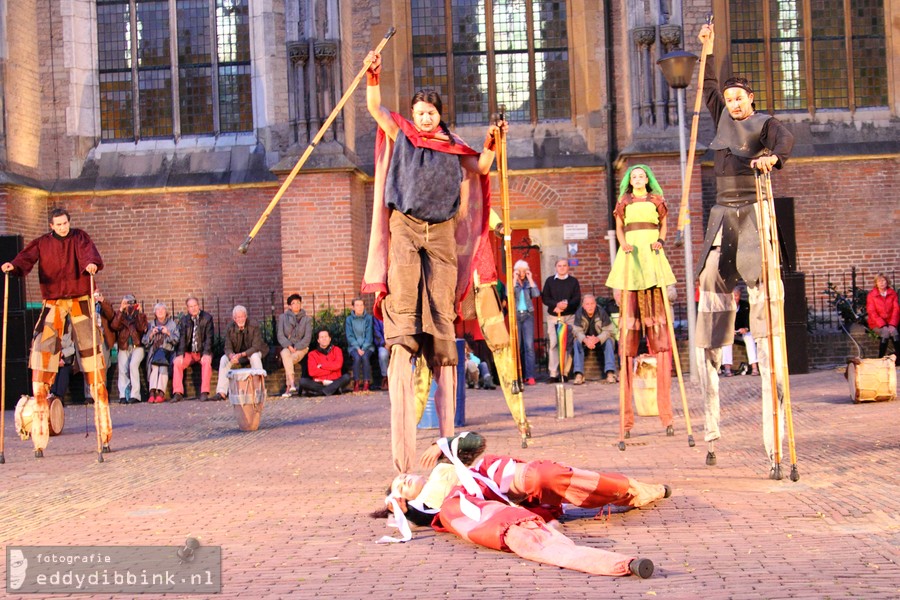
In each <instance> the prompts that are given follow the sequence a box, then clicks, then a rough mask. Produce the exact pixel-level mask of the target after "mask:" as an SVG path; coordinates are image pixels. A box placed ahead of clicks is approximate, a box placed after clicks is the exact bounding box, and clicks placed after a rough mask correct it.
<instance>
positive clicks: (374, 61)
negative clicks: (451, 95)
mask: <svg viewBox="0 0 900 600" xmlns="http://www.w3.org/2000/svg"><path fill="white" fill-rule="evenodd" d="M366 64H367V65H368V69H367V72H366V75H367V84H368V85H367V88H366V90H367V91H366V100H367V106H368V109H369V113H370V114H371V115H372V117H373V118H374V119H375V122H376V123H377V124H378V128H379V129H378V133H377V137H376V148H375V192H374V206H373V216H372V235H371V238H370V241H369V255H368V261H367V264H366V271H365V275H364V279H363V286H362V291H363V292H374V293H375V294H376V299H375V303H376V306H375V310H374V312H375V314H376V316H378V315H381V316H383V317H384V336H385V341H386V344H387V347H388V349H389V350H390V353H391V358H390V363H389V365H388V380H389V385H388V390H389V394H390V397H391V451H392V452H391V453H392V457H393V462H394V467H395V468H396V469H397V471H399V472H400V473H409V472H410V471H411V470H412V467H413V462H414V460H415V448H416V424H417V423H418V420H419V418H420V417H421V414H422V410H423V409H424V403H423V402H420V399H427V392H428V386H429V385H430V380H431V376H430V375H432V374H433V377H434V380H435V382H436V383H437V390H436V392H435V405H436V408H437V413H438V421H439V425H440V432H441V436H443V437H449V436H452V435H453V429H454V424H453V423H454V414H455V406H456V386H457V380H456V365H457V360H458V357H457V351H456V331H455V328H454V325H453V323H454V321H455V319H456V317H457V315H458V314H461V306H460V303H461V299H462V298H463V297H464V296H467V295H469V294H471V292H472V288H473V286H478V285H479V284H482V283H489V282H492V281H494V280H496V268H495V266H494V263H493V258H492V256H491V254H490V246H489V244H488V240H487V236H488V234H489V233H490V231H489V228H488V213H489V210H490V182H489V179H488V173H489V171H490V167H491V165H492V164H493V162H494V156H495V153H494V150H495V148H494V145H495V135H494V132H495V131H496V130H498V129H500V128H503V129H505V128H506V124H505V123H500V124H498V125H491V126H490V128H489V130H488V134H487V137H486V139H485V146H484V148H483V150H482V151H481V152H478V151H476V150H474V149H473V148H470V147H469V146H467V145H466V144H465V143H464V142H463V141H462V140H461V139H460V138H459V137H457V136H456V135H454V134H452V133H451V132H450V130H449V129H448V128H447V125H446V124H445V123H444V121H443V117H442V110H443V104H442V101H441V97H440V95H439V94H438V93H437V92H435V91H434V90H419V91H418V92H416V94H415V95H414V96H413V98H412V100H411V101H410V112H411V113H412V118H413V120H412V121H410V120H408V119H406V118H405V117H403V116H401V115H399V114H397V113H394V112H392V111H390V110H388V109H387V108H385V107H384V106H382V104H381V89H380V79H381V66H382V63H381V56H380V55H378V54H376V53H374V52H373V53H370V54H369V56H368V57H367V58H366ZM473 276H474V279H473ZM471 295H472V296H474V294H471ZM472 308H474V305H473V306H472ZM470 312H473V311H470ZM471 316H474V314H472V315H471ZM500 324H501V326H502V319H501V321H500Z"/></svg>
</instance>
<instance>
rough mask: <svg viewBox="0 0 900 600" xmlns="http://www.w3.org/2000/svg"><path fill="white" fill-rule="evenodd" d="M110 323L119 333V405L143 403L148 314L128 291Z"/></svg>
mask: <svg viewBox="0 0 900 600" xmlns="http://www.w3.org/2000/svg"><path fill="white" fill-rule="evenodd" d="M109 326H110V328H111V329H112V330H113V331H115V332H116V345H117V347H118V349H119V352H118V355H119V358H118V361H119V404H134V403H136V402H140V401H141V363H142V362H143V360H144V347H143V346H142V345H141V339H142V338H143V336H144V334H145V333H146V332H147V315H145V314H144V311H143V310H142V309H141V305H140V303H139V302H138V301H137V299H136V298H135V297H134V296H133V295H132V294H126V295H125V297H124V298H122V304H121V305H120V306H119V310H117V311H116V313H115V314H114V315H113V318H112V321H111V322H110V324H109ZM129 388H130V389H131V394H130V395H129V393H128V390H129Z"/></svg>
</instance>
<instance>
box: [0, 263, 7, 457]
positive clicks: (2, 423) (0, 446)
mask: <svg viewBox="0 0 900 600" xmlns="http://www.w3.org/2000/svg"><path fill="white" fill-rule="evenodd" d="M8 326H9V273H4V274H3V340H2V342H3V344H2V346H3V348H2V350H0V364H2V365H3V378H2V381H0V465H2V464H5V463H6V456H5V455H4V454H3V450H4V440H5V438H6V436H5V435H4V432H5V431H6V369H7V367H8V365H7V364H6V331H7V328H8Z"/></svg>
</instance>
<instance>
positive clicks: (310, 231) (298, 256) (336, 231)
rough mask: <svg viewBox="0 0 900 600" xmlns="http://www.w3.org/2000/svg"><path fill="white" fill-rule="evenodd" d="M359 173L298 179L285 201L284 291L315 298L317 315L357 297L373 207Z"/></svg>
mask: <svg viewBox="0 0 900 600" xmlns="http://www.w3.org/2000/svg"><path fill="white" fill-rule="evenodd" d="M366 196H367V194H366V186H365V181H364V179H363V178H361V177H360V175H359V173H357V172H355V171H342V172H330V173H309V174H304V175H301V176H300V177H298V179H297V181H296V182H295V183H294V184H293V185H292V186H291V187H290V188H289V189H288V191H287V192H286V193H285V195H284V197H283V199H282V201H281V208H280V210H281V214H282V217H281V219H282V220H281V238H282V240H283V244H284V248H283V258H284V267H283V271H284V290H285V293H292V292H294V291H296V292H298V293H300V294H301V295H302V296H303V297H304V301H306V300H307V299H308V298H310V297H311V296H312V295H313V294H314V295H315V296H316V304H317V306H315V307H313V306H312V305H311V304H310V303H309V302H306V303H305V308H306V310H307V311H310V310H311V309H313V308H315V309H316V310H318V309H319V308H320V307H321V305H322V304H323V303H326V302H327V300H328V298H329V297H330V298H331V304H332V305H333V306H335V307H338V308H341V307H343V306H344V302H345V301H346V302H347V303H348V304H349V301H350V300H351V299H352V298H353V297H354V296H355V295H358V294H359V289H360V284H361V282H362V273H363V269H364V267H365V258H366V251H367V245H368V241H369V225H368V223H369V216H368V210H369V208H367V207H370V206H371V204H370V202H367V201H366Z"/></svg>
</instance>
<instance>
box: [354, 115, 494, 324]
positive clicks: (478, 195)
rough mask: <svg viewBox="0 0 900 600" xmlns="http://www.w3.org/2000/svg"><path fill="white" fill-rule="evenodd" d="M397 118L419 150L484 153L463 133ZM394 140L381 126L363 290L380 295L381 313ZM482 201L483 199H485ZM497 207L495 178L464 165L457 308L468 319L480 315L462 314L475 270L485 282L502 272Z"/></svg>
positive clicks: (377, 300)
mask: <svg viewBox="0 0 900 600" xmlns="http://www.w3.org/2000/svg"><path fill="white" fill-rule="evenodd" d="M391 116H392V117H393V119H394V122H395V123H397V125H398V126H399V127H400V129H401V130H402V131H403V134H404V135H405V136H406V137H407V138H408V139H409V141H410V142H411V143H412V144H413V145H414V146H415V147H417V148H429V149H431V150H435V151H437V152H445V153H448V154H456V155H459V156H478V154H479V153H478V152H476V151H475V150H473V149H472V148H471V147H469V146H468V145H467V144H466V143H465V142H463V141H462V139H460V138H459V137H457V136H456V135H454V134H452V133H451V135H452V136H453V140H454V142H455V143H453V144H451V143H450V138H449V137H447V135H446V134H445V133H444V132H443V131H441V130H437V131H436V132H424V131H419V130H418V129H416V126H415V125H413V124H412V123H411V122H410V121H408V120H407V119H405V118H404V117H402V116H400V115H399V114H397V113H393V112H392V113H391ZM393 149H394V142H393V140H391V139H390V138H389V137H388V136H387V135H386V134H385V132H384V130H382V129H381V128H379V129H378V133H377V135H376V138H375V194H374V201H373V206H372V234H371V237H370V238H369V257H368V260H367V262H366V271H365V274H364V275H363V283H362V291H363V293H372V292H374V293H375V309H374V311H373V312H374V313H375V316H376V317H378V318H379V319H381V318H383V316H382V314H381V299H382V298H383V297H384V296H385V295H386V294H387V293H388V291H389V290H388V288H387V267H388V249H389V248H390V238H391V234H390V225H389V219H390V209H388V208H387V206H386V205H385V202H384V185H385V181H386V180H387V172H388V168H389V166H390V163H391V154H392V152H393ZM479 200H480V202H479ZM490 209H491V182H490V176H489V175H481V174H475V173H470V172H469V171H466V170H465V169H463V181H462V183H461V184H460V203H459V213H458V218H457V226H456V241H457V256H458V261H459V271H458V274H457V282H456V311H457V314H458V315H459V316H460V317H461V318H464V319H471V318H474V316H475V315H474V312H473V314H471V315H462V312H461V311H462V306H461V305H462V299H463V298H465V297H466V296H467V295H468V294H469V291H470V290H471V288H472V283H473V278H472V274H473V272H474V271H478V277H479V280H480V281H482V282H491V281H496V280H497V270H496V267H495V264H494V258H493V253H492V252H491V245H490V240H489V235H490V227H489V225H488V219H489V217H490Z"/></svg>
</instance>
